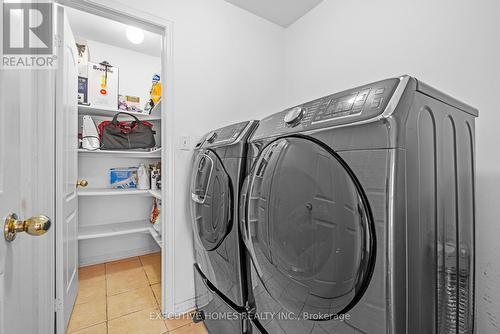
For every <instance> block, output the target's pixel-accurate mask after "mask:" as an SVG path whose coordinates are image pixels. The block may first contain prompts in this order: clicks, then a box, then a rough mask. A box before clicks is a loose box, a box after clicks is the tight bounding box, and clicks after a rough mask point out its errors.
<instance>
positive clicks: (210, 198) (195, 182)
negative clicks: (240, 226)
mask: <svg viewBox="0 0 500 334" xmlns="http://www.w3.org/2000/svg"><path fill="white" fill-rule="evenodd" d="M191 211H192V216H193V225H194V226H193V228H194V230H195V231H196V232H195V234H197V235H198V236H199V239H200V241H201V243H202V244H203V246H204V247H205V249H207V250H214V249H215V248H217V247H218V246H219V245H220V244H221V242H222V241H223V240H224V238H225V237H226V235H227V233H229V231H230V228H231V224H232V214H231V213H232V198H231V183H230V179H229V176H228V174H227V172H226V171H225V169H224V166H223V165H222V162H221V161H220V159H219V157H218V156H217V155H216V154H215V153H214V152H213V151H211V150H204V151H201V152H200V153H199V154H198V156H197V158H196V160H195V162H194V166H193V175H192V178H191Z"/></svg>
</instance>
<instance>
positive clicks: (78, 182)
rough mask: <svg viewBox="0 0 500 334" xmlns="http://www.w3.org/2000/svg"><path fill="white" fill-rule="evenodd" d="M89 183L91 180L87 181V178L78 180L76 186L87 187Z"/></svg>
mask: <svg viewBox="0 0 500 334" xmlns="http://www.w3.org/2000/svg"><path fill="white" fill-rule="evenodd" d="M88 185H89V181H87V180H78V181H77V182H76V187H77V188H78V187H82V188H85V187H86V186H88Z"/></svg>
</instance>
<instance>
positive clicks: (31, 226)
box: [3, 213, 52, 242]
mask: <svg viewBox="0 0 500 334" xmlns="http://www.w3.org/2000/svg"><path fill="white" fill-rule="evenodd" d="M51 224H52V223H51V221H50V218H49V217H47V216H35V217H31V218H29V219H26V220H25V221H20V220H18V218H17V215H16V214H15V213H11V214H10V215H8V216H7V218H5V224H4V227H3V235H4V237H5V240H7V241H9V242H11V241H13V240H14V239H15V238H16V235H17V232H26V233H28V234H29V235H34V236H39V235H43V234H45V233H47V231H48V230H49V229H50V225H51Z"/></svg>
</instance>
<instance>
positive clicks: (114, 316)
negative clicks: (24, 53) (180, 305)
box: [55, 1, 173, 333]
mask: <svg viewBox="0 0 500 334" xmlns="http://www.w3.org/2000/svg"><path fill="white" fill-rule="evenodd" d="M56 10H57V18H58V20H59V21H58V24H57V29H58V36H59V38H60V40H61V43H62V44H63V47H62V48H61V50H62V51H61V53H60V54H59V55H58V57H59V61H60V66H63V68H62V70H59V71H58V75H57V78H56V94H55V95H56V215H55V221H56V225H55V230H56V231H55V233H56V317H57V319H56V327H57V332H58V333H73V332H74V333H80V332H85V331H87V332H89V333H100V332H103V333H122V332H125V331H128V332H134V327H130V326H140V327H139V328H141V330H145V327H144V326H150V327H151V328H150V330H149V331H148V332H151V333H156V332H158V333H163V332H166V331H168V330H170V329H171V328H168V327H167V325H168V322H166V321H163V319H161V314H163V315H167V314H168V313H169V310H171V309H172V308H173V306H172V305H171V304H172V303H173V302H172V301H171V300H169V298H168V296H171V295H172V294H171V293H170V291H169V290H171V289H172V288H173V287H172V286H171V284H169V283H170V280H169V275H165V273H168V272H170V270H169V265H170V264H171V263H172V261H170V260H169V259H168V257H167V254H169V252H168V250H167V245H168V243H167V242H166V234H168V230H169V228H171V226H170V225H171V222H172V220H171V219H170V217H172V210H171V206H170V205H168V202H169V199H171V198H172V197H171V196H170V195H171V189H173V185H172V182H171V181H172V175H171V174H172V163H173V159H172V158H171V157H170V156H169V155H170V154H171V153H172V151H173V150H172V147H171V146H172V145H171V144H172V138H170V134H172V133H173V131H170V130H171V128H172V124H171V123H172V122H171V121H170V119H171V117H170V115H169V113H168V112H170V110H171V109H170V108H167V106H169V105H170V104H171V103H170V101H171V87H172V83H171V82H170V81H169V76H168V74H169V73H171V71H170V70H169V67H170V66H171V61H170V60H171V55H170V50H171V47H170V43H171V40H172V36H171V31H172V29H171V24H170V23H169V22H165V21H162V20H161V19H159V18H156V17H153V16H151V15H149V14H145V13H134V14H129V13H125V12H118V11H115V10H111V9H108V8H106V7H101V6H99V5H96V4H93V3H91V2H74V1H59V5H58V6H56ZM167 110H168V111H167ZM155 315H157V316H156V318H157V321H154V320H149V319H150V318H155ZM141 319H143V320H147V322H143V323H142V324H141ZM124 326H125V327H124Z"/></svg>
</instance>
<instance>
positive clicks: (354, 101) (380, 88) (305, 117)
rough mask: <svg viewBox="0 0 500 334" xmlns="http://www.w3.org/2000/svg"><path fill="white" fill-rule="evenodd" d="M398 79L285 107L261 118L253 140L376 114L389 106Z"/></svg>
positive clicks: (346, 121) (355, 120)
mask: <svg viewBox="0 0 500 334" xmlns="http://www.w3.org/2000/svg"><path fill="white" fill-rule="evenodd" d="M399 82H400V79H399V78H393V79H387V80H383V81H379V82H375V83H372V84H368V85H364V86H361V87H357V88H353V89H350V90H346V91H343V92H340V93H335V94H331V95H328V96H325V97H322V98H319V99H316V100H313V101H310V102H307V103H304V104H302V105H299V106H295V107H293V108H289V109H286V110H284V111H282V112H279V113H277V114H274V115H271V116H269V117H267V118H264V119H263V120H261V121H260V123H259V126H258V128H257V130H256V131H255V133H254V135H253V136H252V138H251V139H258V138H263V137H266V136H272V135H276V134H286V133H296V132H300V131H307V130H313V129H316V128H322V127H329V126H335V125H342V124H347V123H353V122H357V121H361V120H366V119H370V118H373V117H376V116H378V115H380V114H381V113H382V112H383V111H384V110H385V108H386V107H387V104H388V103H389V100H390V99H391V97H392V95H393V94H394V91H395V90H396V87H397V85H398V83H399Z"/></svg>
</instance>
